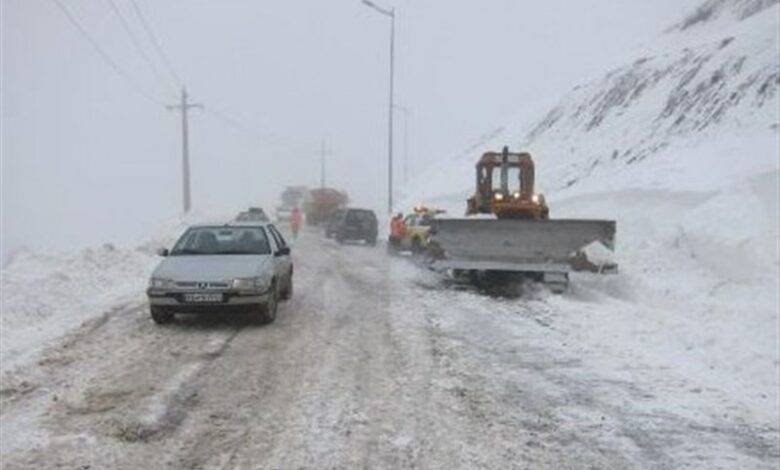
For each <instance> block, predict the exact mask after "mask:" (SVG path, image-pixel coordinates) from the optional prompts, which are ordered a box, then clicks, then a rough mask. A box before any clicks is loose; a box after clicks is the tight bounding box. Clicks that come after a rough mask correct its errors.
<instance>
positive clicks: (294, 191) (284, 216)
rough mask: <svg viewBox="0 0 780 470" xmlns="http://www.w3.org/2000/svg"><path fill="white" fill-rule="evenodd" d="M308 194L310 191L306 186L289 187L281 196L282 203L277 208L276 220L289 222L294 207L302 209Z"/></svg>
mask: <svg viewBox="0 0 780 470" xmlns="http://www.w3.org/2000/svg"><path fill="white" fill-rule="evenodd" d="M308 193H309V189H308V188H307V187H306V186H287V187H286V188H285V189H284V191H282V194H281V196H280V199H281V201H282V203H281V205H279V206H277V208H276V220H277V221H279V222H288V221H289V220H290V216H291V215H292V210H293V207H298V208H300V206H301V204H302V203H303V200H304V199H305V198H306V195H307V194H308Z"/></svg>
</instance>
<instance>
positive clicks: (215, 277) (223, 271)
mask: <svg viewBox="0 0 780 470" xmlns="http://www.w3.org/2000/svg"><path fill="white" fill-rule="evenodd" d="M270 259H271V255H181V256H169V257H167V258H165V259H164V260H162V262H160V264H159V265H158V266H157V268H156V269H155V270H154V272H153V273H152V277H155V278H160V279H171V280H173V281H177V282H186V281H196V282H197V281H229V280H231V279H234V278H237V277H255V276H260V275H261V274H263V271H264V270H266V269H271V268H270V267H271V263H270V262H269V260H270Z"/></svg>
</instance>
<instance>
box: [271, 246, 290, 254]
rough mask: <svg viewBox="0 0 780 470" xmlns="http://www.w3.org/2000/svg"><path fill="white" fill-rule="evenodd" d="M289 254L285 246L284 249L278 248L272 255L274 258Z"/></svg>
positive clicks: (288, 249)
mask: <svg viewBox="0 0 780 470" xmlns="http://www.w3.org/2000/svg"><path fill="white" fill-rule="evenodd" d="M289 254H290V247H289V246H285V247H284V248H279V249H278V250H276V253H274V256H287V255H289Z"/></svg>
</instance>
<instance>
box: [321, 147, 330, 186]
mask: <svg viewBox="0 0 780 470" xmlns="http://www.w3.org/2000/svg"><path fill="white" fill-rule="evenodd" d="M327 156H328V151H327V149H326V148H325V141H324V140H323V141H322V145H321V146H320V188H324V187H325V159H326V158H327Z"/></svg>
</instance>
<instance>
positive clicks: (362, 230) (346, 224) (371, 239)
mask: <svg viewBox="0 0 780 470" xmlns="http://www.w3.org/2000/svg"><path fill="white" fill-rule="evenodd" d="M333 233H334V235H335V236H336V240H338V241H339V243H342V242H344V241H346V240H365V241H366V243H368V244H369V245H376V236H377V221H376V214H374V211H372V210H368V209H347V210H345V211H344V212H343V213H342V214H341V217H340V218H339V219H338V221H337V222H336V223H335V227H334V231H333Z"/></svg>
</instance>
